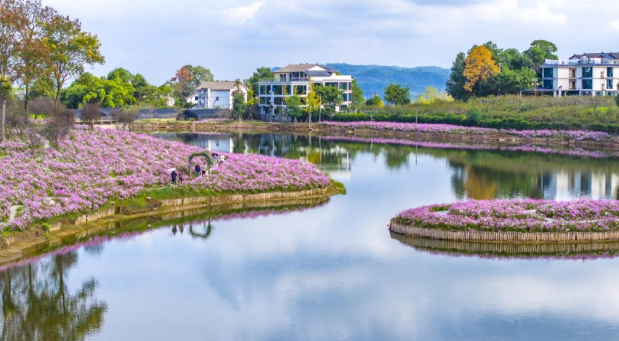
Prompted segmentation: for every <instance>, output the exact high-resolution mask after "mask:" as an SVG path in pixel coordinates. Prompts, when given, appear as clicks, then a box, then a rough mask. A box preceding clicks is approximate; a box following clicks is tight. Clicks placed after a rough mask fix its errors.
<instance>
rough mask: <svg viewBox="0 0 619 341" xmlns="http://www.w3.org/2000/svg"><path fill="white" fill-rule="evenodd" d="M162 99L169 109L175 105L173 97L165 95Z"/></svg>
mask: <svg viewBox="0 0 619 341" xmlns="http://www.w3.org/2000/svg"><path fill="white" fill-rule="evenodd" d="M164 99H165V104H166V105H167V106H168V107H170V108H173V107H174V104H176V100H175V99H174V97H171V96H168V95H166V96H165V97H164Z"/></svg>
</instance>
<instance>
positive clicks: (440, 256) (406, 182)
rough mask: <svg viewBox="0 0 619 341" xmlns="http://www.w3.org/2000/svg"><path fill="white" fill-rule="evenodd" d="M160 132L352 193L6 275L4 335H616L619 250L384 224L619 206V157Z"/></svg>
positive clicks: (182, 228) (175, 227) (101, 248)
mask: <svg viewBox="0 0 619 341" xmlns="http://www.w3.org/2000/svg"><path fill="white" fill-rule="evenodd" d="M159 137H161V138H164V139H170V140H179V141H183V142H185V143H191V144H195V145H200V146H204V147H210V148H212V149H214V150H220V151H227V152H229V151H234V152H248V153H260V154H263V155H273V156H277V157H288V158H300V159H304V160H309V161H310V162H313V163H316V164H318V165H319V167H320V168H321V169H323V170H325V171H328V172H329V173H330V174H331V176H332V177H333V178H335V179H337V180H339V181H341V182H343V183H344V184H345V185H346V188H347V190H348V194H347V195H346V196H337V197H333V198H331V200H330V201H328V202H326V203H321V204H311V205H301V206H299V207H293V208H289V209H287V210H286V211H284V212H282V211H268V212H262V213H261V212H259V211H255V210H254V211H251V212H243V211H239V212H234V213H235V214H232V215H228V216H212V215H207V216H206V217H207V218H205V216H202V217H197V218H195V219H193V220H192V218H190V219H184V220H182V221H175V222H170V223H169V224H166V223H163V226H161V227H158V228H154V229H152V230H147V231H142V232H140V233H135V232H134V233H132V234H129V235H126V236H124V237H122V238H111V239H109V240H107V241H103V242H101V243H98V242H91V243H88V244H86V245H84V246H81V247H77V246H76V247H73V248H68V249H65V250H63V251H61V252H60V253H57V254H54V255H50V256H45V257H42V258H41V259H39V260H37V261H35V262H32V263H30V264H25V265H21V266H17V267H13V268H9V269H8V270H4V271H3V272H2V273H0V289H2V309H3V310H2V313H3V321H2V325H1V327H0V328H2V330H1V337H2V339H1V340H82V339H85V340H153V341H157V340H291V339H295V340H610V339H616V338H617V335H619V290H618V289H617V286H618V283H619V258H614V257H613V255H614V253H612V252H611V253H603V254H598V255H597V256H600V257H590V258H589V257H585V256H583V257H579V256H578V255H576V256H574V255H573V254H570V255H569V257H563V259H562V258H561V257H562V256H561V254H557V256H556V257H555V256H553V255H545V256H544V257H540V258H538V257H537V256H536V255H531V254H529V255H528V256H523V257H522V258H519V257H518V255H515V257H513V258H502V257H494V256H492V254H487V255H486V257H479V256H478V255H475V254H471V253H462V254H458V253H453V252H451V253H448V252H441V250H433V251H428V250H427V249H423V248H419V247H413V246H411V245H408V244H407V243H406V242H405V241H403V242H401V241H400V240H398V239H395V238H392V236H391V235H390V233H389V231H388V230H387V224H388V222H389V219H390V218H391V217H393V216H394V215H395V214H397V213H398V212H400V211H402V210H404V209H406V208H410V207H414V206H419V205H425V204H432V203H439V202H451V201H456V200H466V199H468V198H474V199H486V198H524V197H533V198H547V199H571V198H577V197H591V198H608V199H610V198H612V199H616V198H617V190H618V188H619V163H618V162H617V161H618V160H617V159H613V158H584V157H573V156H562V155H555V154H541V153H523V152H505V151H465V150H444V149H427V148H416V147H414V146H398V145H384V144H374V143H360V142H349V141H334V140H333V139H328V138H317V137H311V138H309V137H306V136H297V137H294V136H289V135H225V134H223V135H180V134H161V135H159ZM144 224H146V223H144ZM482 256H483V255H482Z"/></svg>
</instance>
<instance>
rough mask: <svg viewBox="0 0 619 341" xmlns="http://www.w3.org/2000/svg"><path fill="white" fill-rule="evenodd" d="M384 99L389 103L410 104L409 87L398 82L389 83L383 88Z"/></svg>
mask: <svg viewBox="0 0 619 341" xmlns="http://www.w3.org/2000/svg"><path fill="white" fill-rule="evenodd" d="M385 101H386V102H387V103H389V104H391V105H405V104H410V102H411V89H410V88H409V87H403V86H402V85H400V84H390V85H389V86H387V88H385Z"/></svg>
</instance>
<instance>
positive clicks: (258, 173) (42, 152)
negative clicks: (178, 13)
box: [0, 129, 330, 229]
mask: <svg viewBox="0 0 619 341" xmlns="http://www.w3.org/2000/svg"><path fill="white" fill-rule="evenodd" d="M200 151H203V150H201V149H200V148H198V147H193V146H188V145H184V144H182V143H177V142H169V141H164V140H161V139H157V138H154V137H150V136H147V135H141V134H134V133H129V132H122V131H117V130H95V131H93V132H90V131H87V130H84V129H75V130H73V131H72V132H71V133H70V135H69V136H67V137H66V138H64V139H63V140H62V141H59V143H58V146H57V147H51V148H47V149H42V148H40V149H31V148H29V147H27V146H26V145H25V144H22V143H15V142H9V143H6V144H0V229H6V228H12V229H14V228H17V229H21V228H24V227H26V226H28V225H29V224H30V223H32V222H34V221H37V220H42V219H47V218H51V217H55V216H61V215H65V214H68V213H72V212H80V211H92V210H97V209H98V208H100V207H101V206H102V205H104V204H105V203H107V202H109V201H112V200H118V199H125V198H128V197H130V196H133V195H136V194H138V193H140V192H141V191H142V190H143V189H145V188H156V187H163V186H168V185H169V184H170V173H169V172H168V169H170V168H177V169H178V170H181V171H184V170H186V169H187V159H188V158H189V155H191V154H192V153H195V152H200ZM219 154H220V155H224V156H225V157H226V161H225V163H224V164H223V165H221V166H219V167H217V168H215V169H214V170H213V174H211V175H208V176H206V177H203V178H198V179H193V178H192V179H191V180H189V179H188V178H187V175H185V179H186V181H185V183H184V184H183V186H187V187H191V188H193V189H204V190H209V191H212V192H215V193H223V192H252V193H253V192H263V191H277V190H281V191H294V190H305V189H313V188H324V187H326V186H328V185H329V183H330V180H329V178H328V177H327V176H326V175H325V174H324V173H322V172H320V171H319V170H318V169H317V168H316V167H315V166H314V165H312V164H310V163H306V162H301V161H298V160H284V159H275V158H269V157H263V156H257V155H241V154H225V153H219ZM14 205H20V206H22V207H21V208H20V209H19V211H18V214H17V217H16V219H14V220H13V221H11V222H10V223H9V213H10V208H11V206H14Z"/></svg>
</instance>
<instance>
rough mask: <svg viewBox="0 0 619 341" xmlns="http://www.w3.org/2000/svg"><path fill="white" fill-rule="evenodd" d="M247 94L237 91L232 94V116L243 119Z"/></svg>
mask: <svg viewBox="0 0 619 341" xmlns="http://www.w3.org/2000/svg"><path fill="white" fill-rule="evenodd" d="M245 106H246V104H245V95H244V94H242V93H237V94H235V95H234V96H232V117H233V118H238V119H239V121H242V120H243V114H244V113H245Z"/></svg>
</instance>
